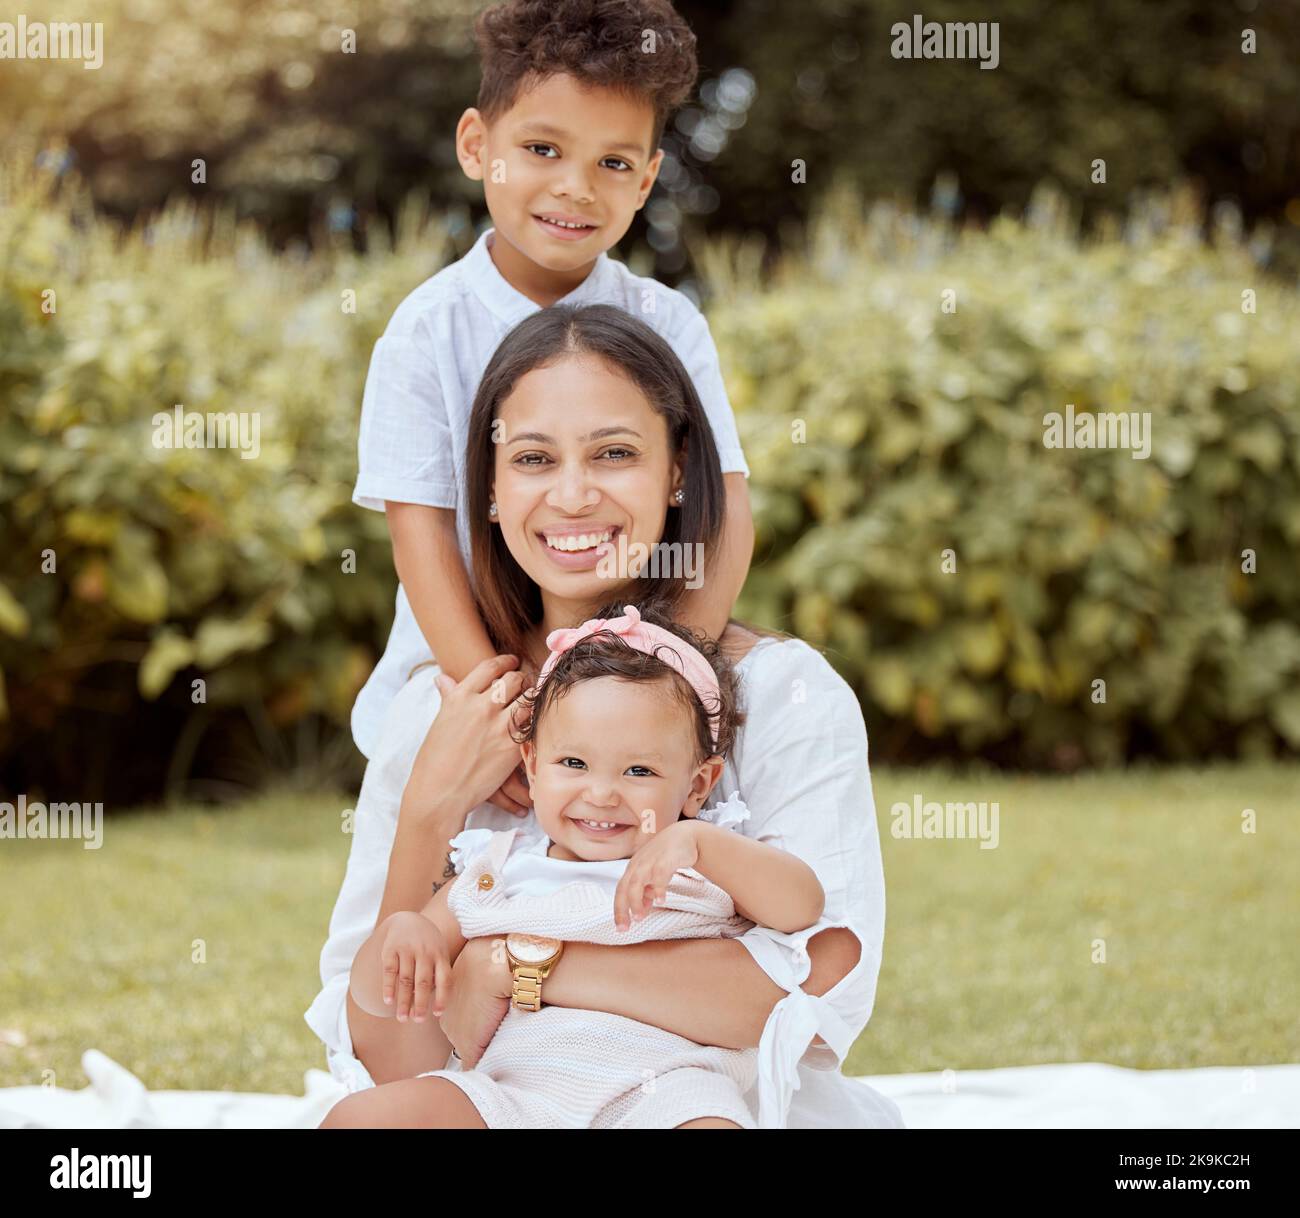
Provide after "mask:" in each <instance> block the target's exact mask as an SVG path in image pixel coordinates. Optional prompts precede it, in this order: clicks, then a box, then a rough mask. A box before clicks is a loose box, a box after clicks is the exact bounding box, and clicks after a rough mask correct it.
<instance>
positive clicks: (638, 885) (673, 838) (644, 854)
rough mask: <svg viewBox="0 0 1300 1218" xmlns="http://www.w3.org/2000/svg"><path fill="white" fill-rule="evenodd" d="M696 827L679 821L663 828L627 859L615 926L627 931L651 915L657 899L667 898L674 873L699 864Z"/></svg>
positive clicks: (616, 902) (617, 893) (616, 892)
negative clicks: (639, 920) (638, 919)
mask: <svg viewBox="0 0 1300 1218" xmlns="http://www.w3.org/2000/svg"><path fill="white" fill-rule="evenodd" d="M697 828H698V826H697V825H696V823H695V821H694V820H690V819H687V820H679V821H677V822H676V823H675V824H672V825H669V826H668V827H667V828H666V829H660V830H659V832H658V833H656V834H654V836H653V837H651V839H650V840H649V841H648V842H646V843H645V845H643V846H640V847H638V848H637V851H636V853H635V854H634V855H633V856H632V857H631V858H630V859H628V862H627V870H625V871H624V872H623V878H622V879H621V880H619V882H618V887H617V888H616V889H615V890H614V925H615V926H616V927H617V928H618V929H619V930H627V929H628V928H629V927H630V926H631V925H632V923H633V922H634V921H635V920H636V919H637V918H643V917H645V915H646V914H647V913H649V912H650V909H651V907H652V906H653V903H654V902H655V901H656V900H663V899H664V897H666V896H667V895H668V881H669V880H671V879H672V878H673V873H674V872H676V871H680V870H681V869H682V868H683V867H694V866H695V864H696V863H697V862H699V858H700V849H699V838H698V835H697V832H696V830H697Z"/></svg>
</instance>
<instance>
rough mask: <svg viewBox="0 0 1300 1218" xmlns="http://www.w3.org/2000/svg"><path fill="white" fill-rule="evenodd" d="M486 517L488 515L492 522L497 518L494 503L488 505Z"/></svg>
mask: <svg viewBox="0 0 1300 1218" xmlns="http://www.w3.org/2000/svg"><path fill="white" fill-rule="evenodd" d="M488 515H489V516H490V517H491V518H492V519H493V520H495V519H496V518H497V505H496V504H495V503H493V504H491V505H489V507H488Z"/></svg>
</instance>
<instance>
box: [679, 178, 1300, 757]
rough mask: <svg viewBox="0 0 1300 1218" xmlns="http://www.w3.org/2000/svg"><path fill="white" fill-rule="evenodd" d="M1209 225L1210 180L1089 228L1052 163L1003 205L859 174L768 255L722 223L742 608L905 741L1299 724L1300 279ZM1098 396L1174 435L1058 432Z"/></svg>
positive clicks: (1299, 732)
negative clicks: (753, 545)
mask: <svg viewBox="0 0 1300 1218" xmlns="http://www.w3.org/2000/svg"><path fill="white" fill-rule="evenodd" d="M1203 224H1204V217H1203V215H1201V214H1200V212H1199V210H1198V208H1197V207H1196V205H1195V203H1194V202H1193V200H1192V198H1191V196H1190V194H1189V193H1188V192H1182V193H1175V194H1174V195H1172V196H1170V197H1169V198H1166V199H1164V200H1162V201H1157V202H1153V203H1151V204H1150V205H1149V206H1147V207H1146V208H1144V209H1142V210H1140V211H1137V212H1135V213H1134V214H1133V215H1132V216H1130V217H1129V220H1128V222H1127V225H1126V226H1125V228H1124V229H1123V230H1122V231H1121V230H1120V229H1119V228H1118V227H1115V228H1114V229H1112V231H1110V232H1107V233H1104V234H1100V235H1098V236H1097V237H1095V238H1092V239H1088V240H1081V239H1080V237H1079V233H1078V219H1077V216H1076V215H1074V214H1073V213H1072V211H1071V209H1070V207H1069V206H1068V205H1067V204H1066V202H1065V201H1064V200H1063V199H1062V198H1061V196H1060V195H1059V194H1057V193H1056V192H1054V191H1052V190H1050V189H1044V190H1042V191H1040V193H1039V194H1038V195H1036V196H1035V199H1034V202H1033V205H1032V206H1031V208H1030V209H1029V212H1028V214H1027V217H1026V219H1025V221H1024V222H1013V221H1012V220H1010V219H1008V218H1000V219H998V220H997V221H995V222H994V223H993V224H992V226H991V227H989V228H988V229H987V230H981V229H967V230H959V229H957V228H955V227H953V226H952V225H951V224H950V223H949V222H947V221H946V220H945V219H944V218H943V217H941V216H928V217H927V216H917V215H915V214H912V213H909V212H905V211H899V210H897V209H895V208H893V207H891V206H889V205H886V204H877V205H875V206H873V207H871V208H870V209H869V210H867V211H865V213H864V210H863V207H862V204H861V203H860V202H859V201H857V200H856V198H855V197H854V196H853V195H852V194H851V193H849V192H844V193H843V194H836V195H834V196H832V197H831V198H830V200H829V201H828V203H827V206H826V208H825V210H824V211H823V212H822V213H821V214H820V216H819V217H818V218H817V219H816V221H815V222H814V224H813V226H812V227H811V229H810V232H809V234H808V240H807V245H806V248H805V249H803V250H801V251H799V252H797V253H796V254H794V255H792V256H789V257H786V258H785V259H784V260H783V261H782V262H781V264H780V265H779V267H778V269H777V270H776V271H775V273H774V274H772V275H771V276H770V277H768V276H766V275H764V273H763V272H762V270H761V265H760V264H761V262H762V260H763V259H762V250H761V248H760V246H759V244H758V243H757V242H754V241H747V242H725V243H719V244H716V245H714V246H712V247H709V248H706V249H704V250H703V251H701V252H700V257H701V265H702V267H703V269H704V272H705V277H706V279H707V280H708V281H709V282H710V284H711V286H712V288H713V290H714V292H715V297H714V300H713V304H712V307H711V309H710V322H711V325H712V327H713V332H714V335H715V337H716V340H717V342H718V346H719V350H720V353H721V359H722V367H723V369H724V372H725V374H726V376H727V378H728V382H729V384H730V387H731V391H732V397H733V403H734V406H735V409H736V413H737V416H738V419H739V423H740V426H741V432H742V440H743V441H744V443H745V447H746V453H747V456H748V460H749V464H750V467H751V471H752V483H751V485H752V488H753V495H754V502H755V514H756V518H757V521H758V525H759V538H758V545H757V549H756V553H755V558H754V565H753V567H752V568H751V571H750V575H749V580H748V583H747V584H746V587H745V590H744V593H743V597H742V602H741V604H740V607H739V609H740V611H741V612H742V613H745V612H747V613H748V614H749V615H751V616H752V617H753V618H755V619H757V620H760V621H763V622H768V623H772V624H779V625H781V626H783V627H786V628H789V629H792V630H793V631H794V632H795V633H797V634H799V635H801V636H802V637H803V638H805V639H807V640H808V641H809V642H811V643H813V644H815V645H819V646H826V647H827V648H829V649H830V655H831V658H832V660H833V661H834V662H835V663H836V665H837V667H838V668H839V669H840V670H841V672H842V673H843V674H844V675H845V676H846V677H847V678H848V679H849V680H850V681H851V683H852V684H853V685H854V687H855V688H856V689H857V691H858V693H859V695H860V698H861V700H862V702H863V705H864V707H865V708H866V711H867V715H868V725H869V728H870V729H871V730H872V738H873V751H874V752H875V753H876V755H878V756H879V755H883V756H885V757H898V756H905V757H910V756H917V755H922V756H923V755H926V754H929V753H936V752H949V753H951V752H953V751H956V752H959V753H963V754H974V753H983V754H985V755H987V756H989V757H991V758H994V759H1001V760H1005V761H1009V762H1012V763H1017V764H1030V765H1059V766H1065V767H1068V766H1072V765H1076V764H1080V763H1082V762H1085V761H1092V762H1110V761H1118V760H1121V759H1124V758H1126V757H1130V756H1133V755H1135V754H1147V755H1154V756H1158V757H1166V758H1191V757H1200V756H1204V755H1207V754H1211V753H1227V754H1234V753H1239V754H1244V755H1255V754H1262V755H1268V754H1271V753H1273V752H1275V751H1277V750H1279V749H1286V748H1290V749H1297V748H1300V565H1298V564H1297V562H1296V552H1297V547H1300V362H1298V361H1297V359H1296V336H1297V334H1300V296H1297V293H1296V292H1295V290H1294V289H1293V288H1285V287H1282V286H1279V285H1277V284H1276V283H1275V282H1272V281H1269V280H1267V279H1265V278H1264V277H1263V276H1262V275H1261V273H1260V270H1259V267H1258V266H1257V265H1256V263H1255V262H1254V261H1253V259H1252V257H1251V254H1250V249H1249V246H1248V245H1247V244H1244V243H1243V240H1242V239H1241V237H1240V235H1239V234H1238V232H1237V230H1236V227H1235V226H1234V225H1233V224H1232V223H1231V222H1225V223H1224V224H1223V225H1221V226H1220V227H1219V229H1218V230H1217V231H1216V233H1215V235H1214V239H1213V240H1212V242H1211V243H1209V244H1206V243H1203V242H1202V241H1200V240H1199V239H1198V232H1199V231H1200V229H1201V227H1202V225H1203ZM949 290H951V291H953V292H955V301H956V309H955V311H954V312H944V311H943V308H942V302H943V299H944V297H943V294H944V293H945V292H946V291H949ZM1247 290H1253V291H1254V292H1255V293H1256V298H1255V308H1256V312H1254V313H1253V314H1248V313H1245V312H1243V292H1244V291H1247ZM1070 403H1072V404H1074V407H1075V410H1076V411H1077V412H1080V413H1082V412H1110V411H1124V412H1128V411H1137V412H1150V415H1151V434H1152V436H1153V443H1152V447H1151V451H1150V456H1149V458H1148V459H1145V460H1143V459H1136V458H1135V457H1134V456H1133V454H1132V452H1130V451H1126V450H1114V449H1112V450H1102V449H1095V450H1083V449H1077V448H1076V449H1059V448H1053V449H1049V448H1047V447H1046V446H1045V444H1044V431H1045V429H1044V416H1045V415H1047V414H1048V413H1049V412H1060V413H1064V412H1065V409H1066V406H1067V404H1070ZM799 427H802V429H803V436H802V438H801V436H800V433H799V431H798V430H796V429H797V428H799ZM1247 549H1249V550H1253V551H1254V553H1255V562H1256V564H1257V566H1256V571H1255V573H1254V574H1247V573H1245V572H1244V571H1243V558H1242V552H1243V551H1244V550H1247ZM946 550H951V551H953V552H954V555H955V560H956V564H955V566H956V569H955V572H952V573H945V571H944V563H943V557H942V556H943V552H944V551H946ZM1097 680H1102V681H1104V682H1105V702H1104V703H1101V702H1100V701H1094V699H1093V691H1094V687H1093V682H1094V681H1097Z"/></svg>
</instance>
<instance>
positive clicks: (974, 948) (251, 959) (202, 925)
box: [0, 765, 1300, 1093]
mask: <svg viewBox="0 0 1300 1218" xmlns="http://www.w3.org/2000/svg"><path fill="white" fill-rule="evenodd" d="M874 784H875V794H876V807H877V812H878V816H879V823H880V831H881V841H882V845H883V849H884V854H885V873H886V878H887V884H888V918H887V928H886V939H885V962H884V967H883V969H882V971H881V976H880V986H879V991H878V994H877V1001H876V1008H875V1014H874V1015H873V1017H872V1020H871V1024H870V1025H869V1027H868V1028H867V1030H866V1032H865V1033H864V1034H863V1036H862V1037H861V1038H860V1039H859V1041H858V1043H857V1045H856V1046H855V1048H854V1051H853V1054H852V1056H851V1058H850V1061H849V1067H848V1068H849V1070H850V1072H853V1073H872V1074H875V1073H882V1074H883V1073H896V1072H900V1071H914V1070H941V1069H946V1068H952V1069H980V1068H987V1067H992V1066H1009V1065H1027V1064H1032V1063H1038V1062H1056V1061H1082V1060H1095V1061H1107V1062H1113V1063H1115V1064H1118V1065H1124V1066H1137V1067H1150V1068H1159V1067H1170V1066H1210V1065H1216V1066H1217V1065H1245V1064H1266V1063H1272V1062H1287V1061H1300V1028H1298V1025H1297V1019H1296V1011H1297V1009H1300V970H1298V969H1297V968H1296V961H1295V943H1296V933H1297V926H1298V925H1300V765H1290V766H1248V767H1246V766H1243V767H1217V768H1212V769H1201V770H1193V769H1177V770H1169V769H1166V770H1155V771H1141V770H1139V771H1130V772H1128V773H1116V774H1102V775H1093V776H1086V777H1079V778H1070V779H1062V778H1037V777H1034V778H1029V777H1017V776H1008V775H1000V774H995V773H991V772H987V773H986V772H980V771H954V772H947V771H940V770H919V771H917V770H893V771H883V770H882V771H878V772H877V773H876V774H875V776H874ZM917 793H919V794H920V795H921V797H922V799H923V800H925V801H938V802H946V801H949V800H952V801H956V802H966V801H970V800H974V801H979V800H987V801H989V802H990V803H991V802H992V801H997V803H998V810H999V838H1000V840H999V844H998V848H997V849H994V850H981V849H980V848H979V846H978V843H977V842H975V841H972V840H947V841H944V840H937V841H936V840H899V839H895V838H894V837H893V836H892V835H891V822H892V817H891V812H890V809H891V807H892V805H893V804H894V803H895V802H896V801H900V800H901V801H905V802H907V803H909V804H910V803H911V801H912V799H913V796H914V795H915V794H917ZM349 803H350V800H349V798H348V797H346V796H339V795H329V794H327V795H323V796H319V797H315V798H308V797H303V796H300V795H292V796H289V795H267V796H264V797H262V798H261V799H259V800H257V801H255V802H252V803H249V804H246V805H244V806H242V807H239V808H235V809H223V810H211V811H208V810H201V809H192V808H182V809H174V810H172V811H168V812H165V813H163V812H140V813H130V814H118V815H109V816H107V817H106V819H105V827H104V842H103V847H102V849H99V850H86V849H84V848H83V847H82V844H81V843H80V842H75V841H58V842H33V841H25V842H17V841H11V840H5V841H0V860H2V863H0V891H2V892H3V898H4V916H3V929H2V930H0V1086H9V1085H17V1084H25V1083H39V1082H41V1081H43V1078H44V1077H46V1076H45V1075H44V1074H43V1072H44V1071H53V1072H54V1075H53V1081H54V1082H55V1083H57V1085H59V1086H63V1087H81V1086H84V1085H85V1083H86V1078H85V1075H84V1073H83V1071H82V1069H81V1066H80V1057H81V1053H82V1052H83V1051H84V1050H85V1049H87V1048H91V1047H93V1048H97V1049H100V1050H102V1051H103V1052H105V1053H107V1054H108V1055H109V1056H110V1057H112V1058H114V1059H116V1060H117V1061H119V1062H121V1063H122V1064H123V1065H125V1066H126V1067H127V1068H129V1069H130V1070H132V1071H133V1072H135V1073H136V1074H137V1075H138V1076H139V1077H140V1078H141V1079H142V1080H143V1081H144V1082H145V1083H146V1084H147V1085H148V1086H149V1087H152V1088H191V1089H203V1090H209V1089H211V1090H215V1089H221V1088H228V1089H233V1090H247V1091H274V1092H292V1093H300V1092H301V1090H302V1075H303V1071H304V1070H305V1069H307V1068H308V1067H310V1066H323V1064H324V1053H323V1049H322V1047H321V1045H320V1043H319V1042H318V1041H317V1040H316V1038H315V1037H314V1036H313V1035H312V1033H311V1031H310V1029H309V1028H308V1027H307V1025H306V1024H305V1023H304V1022H303V1019H302V1012H303V1011H304V1010H305V1009H306V1007H307V1005H308V1004H309V1003H310V1001H311V1000H312V998H313V997H314V996H315V994H316V991H317V989H318V976H317V971H316V970H317V959H318V955H319V952H320V947H321V943H322V942H323V940H324V936H325V931H326V927H327V924H328V920H329V914H330V910H331V908H332V907H333V903H334V898H335V896H336V894H337V891H338V884H339V881H340V880H341V878H342V875H343V869H344V864H345V860H346V856H347V847H348V841H349V839H348V838H346V837H345V836H344V835H343V834H342V832H341V831H340V813H341V811H342V810H343V809H344V808H345V807H347V806H349ZM1244 808H1253V809H1255V811H1256V813H1257V816H1258V824H1257V830H1258V831H1257V832H1256V833H1255V834H1254V835H1248V834H1243V833H1242V832H1241V813H1242V809H1244ZM1097 939H1101V940H1104V941H1105V952H1106V962H1105V963H1093V961H1092V957H1093V951H1094V949H1093V941H1094V940H1097ZM196 940H201V941H202V943H201V945H196V942H195V941H196Z"/></svg>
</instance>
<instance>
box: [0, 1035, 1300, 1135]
mask: <svg viewBox="0 0 1300 1218" xmlns="http://www.w3.org/2000/svg"><path fill="white" fill-rule="evenodd" d="M81 1064H82V1067H83V1068H84V1069H85V1071H86V1075H87V1077H88V1078H89V1079H90V1083H89V1085H88V1086H86V1087H83V1088H82V1089H81V1090H79V1091H70V1090H67V1089H65V1088H62V1087H8V1088H3V1089H0V1129H33V1128H35V1129H41V1128H45V1129H127V1128H135V1129H152V1128H184V1129H312V1128H314V1127H315V1126H317V1125H319V1124H320V1122H321V1120H322V1119H323V1118H324V1116H325V1114H326V1113H327V1112H328V1111H329V1110H330V1108H331V1107H333V1105H334V1104H335V1103H337V1102H338V1100H340V1099H341V1098H342V1097H343V1095H344V1090H343V1087H342V1086H341V1085H340V1084H339V1083H338V1082H337V1081H336V1080H335V1079H333V1078H332V1077H331V1076H330V1075H329V1074H328V1073H326V1072H325V1071H324V1070H315V1069H313V1070H308V1071H307V1072H306V1073H305V1074H304V1076H303V1084H304V1094H303V1095H264V1094H256V1093H249V1092H239V1091H150V1090H148V1089H147V1088H146V1087H145V1085H144V1084H143V1083H142V1082H141V1081H140V1080H139V1079H138V1078H136V1077H135V1075H134V1074H132V1073H131V1072H130V1071H129V1070H126V1069H125V1068H123V1067H122V1066H120V1065H118V1064H117V1062H115V1061H113V1060H112V1058H110V1057H106V1056H105V1055H104V1054H103V1053H100V1052H99V1051H98V1050H97V1049H89V1050H87V1051H86V1052H85V1053H84V1054H83V1055H82V1058H81ZM862 1081H863V1082H864V1083H867V1084H869V1085H870V1086H872V1087H874V1088H875V1089H876V1090H877V1091H879V1092H881V1093H882V1094H883V1095H886V1096H888V1097H889V1098H890V1099H892V1100H894V1101H895V1102H896V1103H897V1104H898V1105H899V1107H900V1108H901V1109H902V1111H903V1120H904V1121H905V1122H906V1124H907V1127H908V1128H909V1129H1001V1128H1043V1129H1087V1128H1104V1129H1141V1128H1169V1129H1257V1128H1268V1127H1282V1128H1288V1129H1294V1128H1300V1065H1289V1066H1251V1067H1242V1066H1219V1067H1213V1068H1205V1069H1197V1070H1126V1069H1122V1068H1120V1067H1118V1066H1107V1065H1102V1064H1100V1063H1096V1062H1085V1063H1080V1064H1071V1065H1052V1066H1013V1067H1008V1068H1006V1069H1001V1070H970V1071H957V1072H955V1073H953V1072H948V1071H945V1072H943V1073H935V1074H882V1075H873V1076H869V1077H866V1078H863V1080H862Z"/></svg>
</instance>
